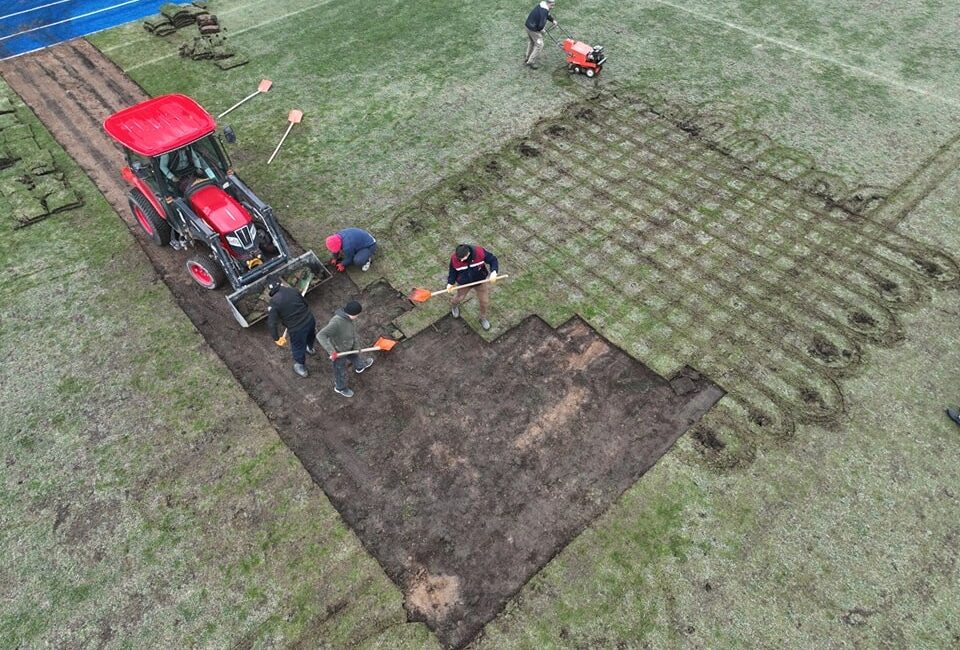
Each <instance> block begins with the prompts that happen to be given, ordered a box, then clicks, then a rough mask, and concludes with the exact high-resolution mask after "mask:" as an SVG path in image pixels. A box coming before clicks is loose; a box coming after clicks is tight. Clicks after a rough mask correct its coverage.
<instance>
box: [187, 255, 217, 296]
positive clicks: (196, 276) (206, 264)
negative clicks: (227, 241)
mask: <svg viewBox="0 0 960 650" xmlns="http://www.w3.org/2000/svg"><path fill="white" fill-rule="evenodd" d="M187 273H189V274H190V277H191V278H193V281H194V282H196V283H197V284H199V285H200V286H201V287H203V288H204V289H218V288H219V287H220V285H222V284H223V281H224V280H226V279H227V276H226V274H225V273H224V272H223V269H222V268H220V265H219V264H217V263H216V262H215V261H213V260H212V259H210V258H209V257H207V256H206V255H194V256H193V257H191V258H190V259H188V260H187Z"/></svg>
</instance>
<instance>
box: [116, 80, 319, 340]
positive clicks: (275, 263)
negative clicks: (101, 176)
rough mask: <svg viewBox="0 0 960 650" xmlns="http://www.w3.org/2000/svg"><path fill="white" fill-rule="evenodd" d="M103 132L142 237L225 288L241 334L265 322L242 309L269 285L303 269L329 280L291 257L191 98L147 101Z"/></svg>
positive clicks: (208, 283) (211, 285)
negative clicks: (117, 147)
mask: <svg viewBox="0 0 960 650" xmlns="http://www.w3.org/2000/svg"><path fill="white" fill-rule="evenodd" d="M103 127H104V129H106V131H107V133H108V134H109V135H110V137H112V138H113V139H114V140H116V141H117V142H119V143H120V144H121V145H122V146H123V149H124V152H125V154H126V158H127V166H126V167H124V168H123V169H122V170H121V173H122V174H123V177H124V179H126V181H127V182H128V183H129V184H130V185H131V186H132V187H131V189H130V192H129V194H128V198H129V202H130V209H131V210H132V211H133V215H134V217H135V218H136V220H137V222H138V223H139V224H140V226H141V228H143V231H144V232H145V233H146V234H147V236H148V237H149V238H150V239H151V240H152V241H153V243H154V244H156V245H158V246H167V245H170V246H172V247H173V248H174V249H176V250H188V249H189V250H191V251H195V252H194V254H193V255H191V256H190V257H189V258H188V259H187V261H186V269H187V273H189V274H190V277H191V278H193V280H194V281H195V282H196V283H197V284H199V285H200V286H202V287H204V288H205V289H217V288H219V287H220V286H222V285H223V284H224V282H229V283H230V286H231V287H232V288H233V291H232V292H231V293H230V294H229V295H228V296H227V300H228V302H229V304H230V309H231V311H232V312H233V315H234V317H235V318H236V319H237V321H238V322H239V323H240V325H242V326H243V327H248V326H249V325H251V324H253V323H254V322H256V321H257V320H260V319H261V318H263V316H264V315H265V313H266V311H265V309H250V308H247V307H245V306H244V305H245V304H247V303H249V302H250V300H249V299H248V300H245V299H247V298H248V297H255V296H257V295H258V294H262V292H263V290H264V287H265V286H266V284H267V283H268V281H269V280H271V279H275V278H280V277H284V278H287V277H288V276H290V275H291V274H293V273H294V272H296V271H297V270H298V269H301V268H302V267H305V266H309V267H310V268H311V269H312V270H313V272H314V273H315V274H316V275H317V276H321V274H323V273H326V274H327V275H329V272H327V271H326V269H324V268H323V266H322V265H321V264H320V261H319V260H318V259H317V256H316V255H315V254H314V253H313V251H308V252H307V253H304V254H303V255H300V256H299V257H293V256H292V255H291V253H290V249H289V247H288V246H287V242H286V240H285V239H284V237H283V233H282V232H281V230H280V226H279V224H278V223H277V221H276V219H275V218H274V216H273V210H272V209H271V208H270V206H269V205H267V204H266V203H264V202H263V201H261V200H260V199H259V198H258V197H257V195H256V194H254V193H253V192H252V191H251V190H250V188H249V187H247V186H246V185H245V184H244V183H243V181H241V180H240V179H239V178H238V177H237V176H236V174H234V172H233V169H232V167H231V164H230V160H229V159H228V158H227V155H226V152H225V151H224V150H223V148H222V147H221V146H220V142H219V139H218V138H217V136H216V135H215V132H216V128H217V125H216V122H215V121H214V119H213V117H212V116H211V115H210V114H209V113H207V111H205V110H204V109H203V108H202V107H201V106H200V105H199V104H198V103H197V102H195V101H194V100H193V99H191V98H189V97H187V96H185V95H163V96H160V97H154V98H153V99H149V100H147V101H145V102H141V103H139V104H136V105H134V106H131V107H130V108H125V109H123V110H122V111H119V112H118V113H114V114H113V115H111V116H110V117H108V118H107V119H106V120H105V121H104V123H103ZM321 279H323V278H321V277H316V280H317V281H319V280H321ZM313 286H315V284H311V285H310V286H309V287H307V289H310V288H313ZM248 317H249V320H248Z"/></svg>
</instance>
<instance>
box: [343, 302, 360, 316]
mask: <svg viewBox="0 0 960 650" xmlns="http://www.w3.org/2000/svg"><path fill="white" fill-rule="evenodd" d="M343 311H345V312H347V314H349V315H350V316H357V315H359V314H360V312H362V311H363V307H361V306H360V303H359V302H357V301H356V300H351V301H350V302H348V303H347V304H346V305H344V307H343Z"/></svg>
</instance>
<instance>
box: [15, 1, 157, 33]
mask: <svg viewBox="0 0 960 650" xmlns="http://www.w3.org/2000/svg"><path fill="white" fill-rule="evenodd" d="M135 2H140V0H127V1H126V2H121V3H120V4H115V5H111V6H109V7H104V8H103V9H97V10H96V11H88V12H87V13H85V14H80V15H79V16H71V17H70V18H65V19H63V20H58V21H57V22H55V23H48V24H46V25H40V26H39V27H33V28H31V29H25V30H23V31H22V32H17V33H16V34H10V35H8V36H0V41H5V40H7V39H8V38H13V37H14V36H21V35H23V34H29V33H30V32H36V31H38V30H41V29H47V28H48V27H56V26H57V25H62V24H64V23H69V22H70V21H72V20H77V19H79V18H86V17H87V16H93V15H94V14H102V13H103V12H104V11H110V10H112V9H116V8H118V7H125V6H126V5H132V4H133V3H135Z"/></svg>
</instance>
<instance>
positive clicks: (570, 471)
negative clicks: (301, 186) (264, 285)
mask: <svg viewBox="0 0 960 650" xmlns="http://www.w3.org/2000/svg"><path fill="white" fill-rule="evenodd" d="M94 60H95V61H96V63H95V64H92V65H87V64H85V63H84V62H85V61H87V62H92V61H94ZM0 72H2V74H3V75H4V77H5V78H6V79H7V81H8V83H10V84H11V85H12V86H13V87H14V89H15V90H16V91H17V92H19V93H20V94H21V96H22V97H24V99H25V100H26V101H27V102H28V103H29V104H30V105H31V106H32V107H33V108H34V110H36V111H37V113H38V115H39V117H40V118H41V120H43V122H44V123H45V124H46V126H47V127H48V128H49V129H50V130H51V131H52V132H53V133H54V135H55V136H56V137H57V139H58V140H59V141H60V142H61V143H62V144H63V145H64V147H65V148H66V149H67V151H68V152H69V153H70V154H71V155H72V156H74V158H75V159H76V160H77V161H78V162H79V163H80V164H81V166H82V167H83V168H84V169H85V171H87V173H88V174H89V175H90V176H91V178H93V179H94V181H95V182H96V183H97V184H98V185H99V187H100V188H101V190H102V191H103V192H104V194H105V195H106V196H107V198H108V200H110V202H111V203H112V204H113V206H114V207H115V208H116V209H117V211H118V213H119V214H121V215H122V216H123V218H124V219H125V220H126V221H127V223H128V225H130V226H131V228H133V229H134V230H136V228H135V226H134V224H132V222H131V219H130V216H129V214H128V213H127V207H126V198H125V189H124V187H123V184H122V182H121V180H120V177H119V174H118V173H117V170H118V168H119V166H120V156H119V154H118V152H117V150H116V148H115V147H114V146H113V145H112V144H111V143H110V142H109V140H108V139H107V138H106V136H105V134H104V133H103V131H102V129H101V127H100V123H101V121H102V119H103V118H104V117H106V116H107V115H108V114H109V113H111V112H113V111H115V110H117V109H119V108H122V107H124V106H127V105H130V104H132V103H134V102H136V101H140V100H142V99H145V98H146V96H145V95H144V94H143V93H142V91H140V89H139V88H137V87H136V86H135V85H134V84H133V83H132V82H130V80H128V79H126V78H125V77H124V76H123V75H122V73H121V72H120V70H119V69H117V68H115V66H113V64H112V63H110V62H109V61H107V60H106V59H105V58H104V57H102V56H101V55H99V53H98V52H97V51H96V50H95V49H93V48H92V47H90V46H89V45H88V44H86V43H85V42H83V41H79V42H71V43H66V44H63V45H60V46H57V47H55V48H51V49H50V50H46V51H43V52H40V53H37V54H36V55H28V56H24V57H21V58H19V59H17V60H16V65H15V66H14V65H12V64H10V63H9V62H8V63H6V64H4V65H3V66H0ZM68 82H69V83H68ZM81 88H82V89H84V90H82V91H81V90H80V89H81ZM89 89H96V90H89ZM521 153H523V155H538V154H539V150H537V149H535V148H533V147H531V151H529V152H526V153H524V152H523V150H522V149H521ZM280 217H281V219H282V215H280ZM138 240H139V241H141V242H142V238H140V237H139V233H138ZM143 248H144V251H145V252H146V253H147V255H148V256H149V257H150V259H151V261H152V262H153V264H154V266H155V267H156V269H157V271H158V273H159V274H160V275H161V277H162V278H163V279H164V281H165V282H166V283H167V285H168V286H169V288H170V290H171V291H172V293H173V294H174V296H175V297H176V299H177V301H178V303H179V304H180V306H181V307H182V308H183V310H184V312H185V313H186V314H187V316H188V317H189V318H190V319H191V320H192V322H193V323H194V325H195V326H196V327H197V329H198V330H199V331H200V332H201V333H202V334H203V336H204V337H205V339H206V341H207V342H208V344H209V345H210V346H211V348H212V349H213V350H214V351H215V352H216V353H217V354H218V355H219V356H220V357H221V358H222V359H223V361H224V362H225V363H226V365H227V366H228V367H229V368H230V370H231V371H232V372H233V374H234V375H235V376H236V378H237V379H238V380H239V381H240V382H241V384H242V385H243V386H244V388H245V389H246V390H247V392H248V393H249V394H250V395H251V396H252V397H253V399H254V400H256V402H257V403H258V404H259V405H260V406H261V408H262V409H263V410H264V412H265V413H266V415H267V416H268V417H269V418H270V420H271V421H272V422H273V424H274V425H275V426H276V427H277V430H278V431H279V433H280V435H281V437H282V438H283V440H284V441H285V443H286V444H287V445H288V446H289V447H290V448H291V449H292V450H293V451H294V452H295V453H296V455H297V456H298V458H299V459H300V460H301V462H302V463H303V465H304V466H305V467H306V469H307V470H308V471H309V472H310V474H311V476H312V477H313V478H314V480H316V481H317V482H318V483H319V484H320V485H322V486H323V489H324V490H325V492H326V493H327V495H328V496H329V498H330V499H331V501H332V502H333V504H334V505H335V506H336V507H337V509H338V510H339V512H340V513H341V514H342V516H343V517H344V519H345V520H346V521H347V522H348V523H349V524H350V526H352V527H353V529H354V530H355V531H356V533H357V535H358V536H359V537H360V539H361V540H362V542H363V544H364V545H365V547H366V548H367V549H368V550H369V551H370V552H371V553H372V554H373V555H374V556H375V557H376V558H377V559H378V560H379V561H380V563H381V564H382V566H383V567H384V568H385V570H386V572H387V573H388V575H390V577H391V578H392V579H393V580H394V582H395V583H396V584H397V585H399V586H400V587H401V589H403V590H404V593H405V595H406V607H407V611H408V613H409V616H410V618H411V619H413V620H422V621H425V622H426V623H427V624H428V625H430V626H431V628H432V629H433V630H435V632H436V634H437V636H438V638H439V639H440V641H441V642H442V643H443V644H444V645H445V646H448V647H459V646H462V645H464V644H465V643H467V642H468V641H469V640H470V639H472V638H473V637H474V636H475V635H476V633H477V632H478V631H479V630H480V629H481V627H482V626H483V625H484V624H485V623H486V622H487V621H489V620H490V619H491V618H493V617H494V616H495V615H496V614H497V612H498V611H500V609H501V608H502V607H503V605H504V604H505V603H506V601H507V600H508V599H509V598H510V597H511V596H512V595H513V594H515V593H516V592H517V591H518V590H519V589H520V588H521V587H522V586H523V584H524V583H525V582H526V581H527V580H528V579H529V578H530V577H531V576H532V575H533V574H534V573H536V572H537V571H538V570H539V569H540V568H541V567H542V566H543V565H544V564H545V563H546V562H547V561H549V560H550V559H551V558H552V557H553V556H554V555H555V554H556V553H557V552H558V551H560V549H562V548H563V547H564V546H565V545H566V544H567V543H568V542H569V541H570V540H571V539H572V538H573V537H574V536H576V535H577V534H578V533H579V532H580V531H581V530H583V528H584V527H586V526H587V525H588V524H589V523H590V522H591V521H593V519H594V518H595V517H597V516H598V515H599V514H600V513H602V512H603V511H604V510H605V509H606V508H608V507H609V506H610V504H611V503H612V502H613V500H614V499H616V498H617V497H618V496H619V495H620V494H621V493H622V492H623V491H624V490H625V489H627V488H628V487H629V486H630V485H632V484H633V483H634V482H635V481H636V480H637V479H638V478H639V477H640V476H641V475H642V474H643V473H644V472H645V471H646V470H647V469H648V468H649V467H650V466H652V465H653V463H654V462H656V460H657V459H658V458H659V457H660V456H661V455H662V454H663V453H664V452H665V451H666V450H667V449H669V447H670V446H671V445H672V444H673V443H674V442H675V441H676V439H677V438H678V437H679V436H680V435H681V434H682V433H683V432H684V431H686V430H687V428H689V427H690V426H691V425H692V424H693V423H694V422H696V421H697V420H698V419H699V418H700V417H701V415H703V413H705V412H706V411H707V410H708V409H709V408H710V407H711V406H712V405H713V404H714V403H715V402H716V400H717V399H719V397H720V396H721V394H722V392H721V391H720V389H719V388H717V387H716V386H714V385H713V384H712V383H710V382H709V381H708V380H707V379H705V378H703V377H701V376H700V375H699V374H698V373H696V372H693V371H684V372H683V373H681V375H679V376H678V377H675V378H673V379H672V381H667V380H666V379H664V378H662V377H659V376H658V375H656V374H655V373H653V372H652V371H651V370H649V369H648V368H646V367H645V366H643V365H642V364H640V363H639V362H637V361H635V360H634V359H632V358H631V357H629V356H628V355H627V354H625V353H624V352H622V351H621V350H619V349H617V348H615V347H614V346H612V345H611V344H609V343H608V342H607V341H606V340H604V339H602V338H600V337H599V336H598V335H597V334H596V333H595V332H594V331H593V330H592V329H590V328H589V327H588V326H587V325H586V324H584V323H583V322H582V321H580V320H579V319H573V320H571V321H569V322H567V323H566V324H565V325H563V326H562V327H560V328H559V329H557V330H554V329H552V328H551V327H549V326H548V325H547V324H546V323H544V322H543V321H542V320H540V319H538V318H536V317H530V318H527V319H526V320H524V321H523V322H522V323H521V324H520V325H519V326H518V327H516V328H514V329H513V330H511V331H509V332H507V333H506V334H504V335H503V336H501V337H500V338H499V339H497V340H496V341H494V342H493V343H486V342H484V341H483V340H482V339H481V338H480V337H478V336H477V335H476V334H475V333H474V332H473V331H472V330H470V329H469V327H468V326H467V325H466V324H465V323H464V322H463V321H462V320H455V319H452V318H450V317H447V318H444V319H442V320H441V321H439V322H438V323H437V324H436V325H435V326H434V327H432V328H428V329H427V330H425V331H424V332H422V333H421V334H419V335H417V336H416V337H414V338H413V339H410V340H407V341H404V342H403V343H402V345H401V346H400V347H398V348H396V349H395V350H394V351H393V352H392V353H390V354H389V355H381V356H379V357H377V360H376V361H377V362H376V364H375V365H374V366H373V367H372V368H371V369H370V370H369V371H367V372H365V373H364V374H363V375H355V374H352V375H351V376H350V382H351V385H352V387H353V388H354V389H355V390H356V391H357V396H356V397H354V398H353V399H345V398H342V397H340V396H338V395H336V394H335V393H334V392H333V378H332V373H331V370H330V364H329V362H328V361H327V360H325V359H311V360H309V362H308V367H309V368H310V369H311V372H312V374H311V376H310V377H309V378H307V379H305V380H304V379H300V378H299V377H297V376H296V375H294V374H293V372H292V370H291V360H290V356H289V351H288V350H286V349H283V350H281V349H278V348H277V347H276V346H275V345H274V344H273V342H272V341H271V340H270V339H269V337H268V336H267V335H266V332H265V327H264V326H263V325H262V324H261V325H260V326H259V327H255V328H253V329H252V330H249V331H244V330H242V329H241V328H240V326H239V325H238V324H237V323H236V322H235V321H234V320H233V318H232V317H230V315H229V314H228V313H227V310H226V305H225V301H224V297H223V294H222V293H220V292H209V291H205V290H203V289H201V288H199V287H197V286H196V285H195V284H193V282H191V281H190V280H189V279H188V278H187V276H186V274H185V273H184V272H183V270H182V264H183V257H182V256H181V255H180V254H178V253H176V252H174V251H172V250H170V249H167V248H164V249H160V248H155V247H152V246H150V245H148V244H144V245H143ZM309 299H310V303H311V306H312V307H313V309H314V313H315V314H316V315H317V319H318V322H319V323H320V324H321V325H322V324H323V323H324V322H325V321H326V319H327V318H328V317H329V315H330V314H331V313H332V311H333V310H334V309H335V308H337V307H339V306H341V305H343V304H344V303H345V302H346V301H348V300H351V299H359V300H360V301H361V302H362V303H363V304H364V312H363V314H362V316H361V320H360V329H361V332H362V334H363V338H364V340H367V341H370V342H372V341H373V340H374V339H375V338H376V337H377V336H379V335H391V334H393V332H394V327H393V325H392V322H393V320H394V319H395V318H397V316H399V315H400V314H402V313H403V312H404V311H406V310H407V309H410V308H411V307H412V306H411V304H410V303H409V301H407V300H406V299H405V298H403V297H402V296H401V295H400V294H399V293H397V292H396V291H394V290H393V289H392V288H391V287H389V286H388V285H386V284H385V283H377V284H374V285H372V286H371V287H369V288H367V289H366V290H365V291H363V292H361V291H359V290H358V289H357V287H356V286H355V285H354V284H353V283H352V282H351V281H350V280H349V278H348V277H346V276H343V275H338V276H337V277H335V278H333V279H332V280H330V281H329V282H327V283H325V284H324V285H323V286H322V287H320V288H319V289H317V290H316V291H314V292H313V293H311V294H310V296H309Z"/></svg>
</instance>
